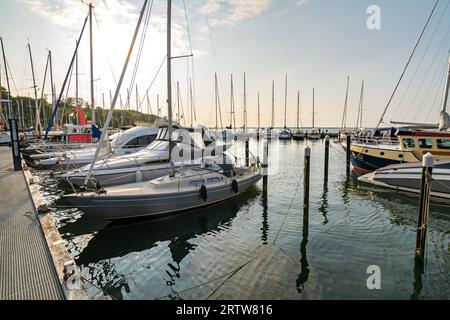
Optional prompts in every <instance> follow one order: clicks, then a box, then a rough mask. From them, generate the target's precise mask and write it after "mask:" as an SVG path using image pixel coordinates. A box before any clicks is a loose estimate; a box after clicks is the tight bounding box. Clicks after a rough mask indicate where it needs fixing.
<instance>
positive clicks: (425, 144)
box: [419, 138, 433, 149]
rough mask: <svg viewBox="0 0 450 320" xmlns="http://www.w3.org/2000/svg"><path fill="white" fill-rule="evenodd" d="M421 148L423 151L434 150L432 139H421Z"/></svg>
mask: <svg viewBox="0 0 450 320" xmlns="http://www.w3.org/2000/svg"><path fill="white" fill-rule="evenodd" d="M419 147H421V148H422V149H431V148H433V141H432V140H431V139H430V138H420V139H419Z"/></svg>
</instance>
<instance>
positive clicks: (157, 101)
mask: <svg viewBox="0 0 450 320" xmlns="http://www.w3.org/2000/svg"><path fill="white" fill-rule="evenodd" d="M156 109H157V110H156V113H157V114H156V115H157V116H158V117H159V111H160V109H159V94H157V95H156Z"/></svg>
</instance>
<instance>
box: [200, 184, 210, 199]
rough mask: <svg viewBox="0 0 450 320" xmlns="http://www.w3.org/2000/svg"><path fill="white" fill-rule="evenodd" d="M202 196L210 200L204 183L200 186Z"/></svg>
mask: <svg viewBox="0 0 450 320" xmlns="http://www.w3.org/2000/svg"><path fill="white" fill-rule="evenodd" d="M200 196H201V197H202V199H203V201H206V200H208V190H206V186H205V185H204V184H202V186H201V187H200Z"/></svg>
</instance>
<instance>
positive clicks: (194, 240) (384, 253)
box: [34, 139, 450, 299]
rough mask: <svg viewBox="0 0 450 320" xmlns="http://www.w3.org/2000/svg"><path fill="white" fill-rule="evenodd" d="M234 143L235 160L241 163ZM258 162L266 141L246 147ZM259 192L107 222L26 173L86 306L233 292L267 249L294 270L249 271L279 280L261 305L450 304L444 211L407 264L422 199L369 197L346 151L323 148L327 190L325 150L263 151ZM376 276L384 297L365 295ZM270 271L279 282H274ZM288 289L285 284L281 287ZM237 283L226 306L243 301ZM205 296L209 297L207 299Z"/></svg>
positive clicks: (288, 145)
mask: <svg viewBox="0 0 450 320" xmlns="http://www.w3.org/2000/svg"><path fill="white" fill-rule="evenodd" d="M306 145H309V146H310V147H311V190H310V208H309V225H308V227H307V228H305V226H304V225H303V153H304V148H305V146H306ZM243 148H244V147H243V143H242V142H236V143H235V145H234V146H233V147H232V148H231V149H230V152H231V153H236V154H237V153H242V152H243ZM250 149H251V151H252V152H253V153H255V154H258V155H259V156H260V158H261V159H262V141H260V142H259V143H258V142H257V141H256V140H253V139H252V140H251V141H250ZM269 158H270V168H271V169H270V170H271V173H270V175H269V177H268V185H267V192H263V183H262V181H260V182H259V183H258V184H257V185H256V188H254V189H252V190H251V191H250V192H248V193H246V194H244V195H241V196H238V197H236V198H234V199H232V200H230V201H226V202H223V203H220V204H217V205H215V206H212V207H208V208H206V209H201V210H195V211H191V212H187V213H183V214H179V215H176V216H172V217H167V218H161V219H156V220H155V219H151V220H149V219H147V220H139V221H127V222H126V223H117V222H115V223H110V222H107V221H101V220H97V219H94V218H90V217H87V216H85V215H83V213H82V212H81V211H79V210H77V209H73V208H65V205H67V204H64V203H62V201H61V200H60V199H59V197H60V196H61V194H62V191H60V190H58V188H57V186H56V182H55V181H54V180H53V179H52V178H51V177H49V175H48V174H49V172H39V171H36V172H34V174H35V175H37V176H38V178H39V179H38V180H39V181H40V184H41V192H42V194H43V195H44V197H45V198H46V199H47V201H49V202H50V203H52V205H54V206H55V207H57V208H56V209H54V210H53V212H52V214H53V217H54V219H55V220H56V222H57V225H58V227H59V231H60V233H61V235H62V237H63V239H64V240H65V241H67V244H66V246H67V248H68V250H69V252H70V254H71V255H72V256H73V257H74V259H75V261H76V263H77V265H78V266H79V268H80V269H81V274H82V276H83V277H84V278H85V279H86V287H87V289H88V291H89V292H90V293H91V294H92V296H93V298H94V299H104V298H105V297H109V298H110V297H112V298H116V299H193V298H207V297H208V293H207V292H211V291H214V290H215V288H218V287H219V286H222V285H223V284H224V283H225V282H227V281H228V282H231V280H232V277H233V274H234V273H233V272H235V271H236V270H238V269H239V268H240V266H242V265H243V264H245V263H247V262H249V261H250V260H251V259H252V258H253V257H254V256H255V253H256V252H260V251H261V250H263V249H265V248H266V249H268V250H271V251H272V252H279V253H280V254H282V255H284V256H287V257H288V259H290V260H291V261H292V264H291V266H290V267H286V268H285V269H283V266H284V265H278V261H277V260H273V261H272V262H271V264H272V265H267V266H264V269H262V267H261V266H260V268H258V266H255V268H256V269H255V270H258V271H257V272H256V273H255V274H249V275H248V279H247V281H248V283H252V282H257V281H258V279H261V278H264V277H275V278H276V277H278V278H280V281H281V280H282V281H281V282H280V283H282V284H283V285H282V286H279V287H276V286H274V287H265V288H264V297H267V298H273V299H277V298H286V297H287V298H289V299H415V298H419V299H448V298H450V277H449V274H450V250H449V241H450V209H449V207H448V205H447V206H445V205H444V204H438V203H433V204H432V206H431V208H430V217H429V228H428V235H427V247H426V262H425V268H424V273H423V274H421V272H419V271H418V270H417V268H415V266H414V248H415V240H416V227H417V218H418V198H416V197H413V196H408V195H403V194H399V193H396V192H393V191H386V190H382V189H376V188H370V187H368V186H366V185H363V184H361V183H360V182H358V181H357V177H356V175H355V174H354V173H352V175H351V176H350V177H347V176H346V174H345V154H344V151H343V149H342V148H341V147H340V146H339V145H338V144H335V143H331V149H330V168H329V172H330V173H329V181H328V185H327V186H324V182H323V164H324V161H323V159H324V142H323V141H321V140H319V141H314V142H311V141H310V142H308V141H278V140H273V141H272V142H269ZM374 265H375V266H378V267H379V268H380V276H381V278H380V281H381V282H380V283H381V289H379V290H377V289H374V290H370V289H369V288H368V286H367V279H368V278H369V277H370V274H369V273H367V268H368V267H369V266H374ZM273 270H275V271H276V272H273ZM286 279H287V280H286ZM245 287H246V286H245V283H244V284H242V286H235V287H233V288H232V289H233V290H232V296H229V297H228V298H236V299H239V298H242V297H244V298H245V297H247V296H246V295H245V290H246V289H245ZM205 292H206V294H205Z"/></svg>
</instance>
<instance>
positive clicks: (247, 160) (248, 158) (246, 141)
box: [245, 137, 250, 167]
mask: <svg viewBox="0 0 450 320" xmlns="http://www.w3.org/2000/svg"><path fill="white" fill-rule="evenodd" d="M248 140H249V138H248V137H246V138H245V166H247V167H248V166H249V165H250V150H249V145H248Z"/></svg>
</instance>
